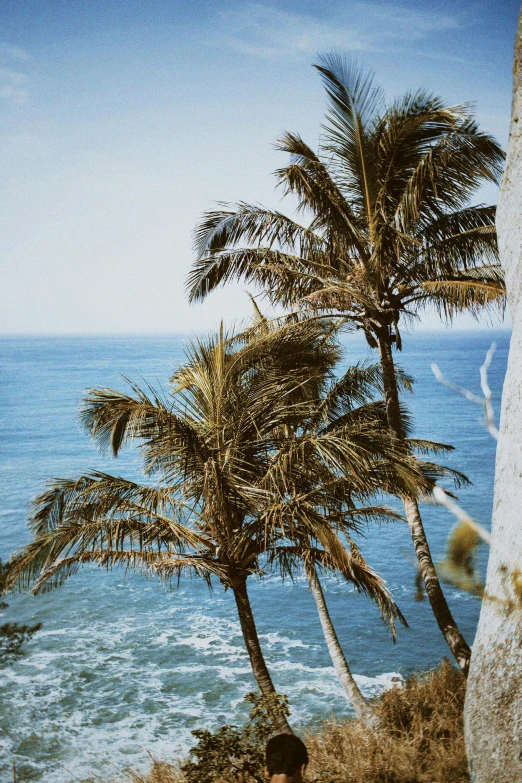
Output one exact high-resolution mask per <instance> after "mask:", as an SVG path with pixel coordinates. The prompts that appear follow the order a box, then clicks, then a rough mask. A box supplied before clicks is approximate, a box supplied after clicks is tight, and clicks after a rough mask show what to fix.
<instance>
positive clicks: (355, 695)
mask: <svg viewBox="0 0 522 783" xmlns="http://www.w3.org/2000/svg"><path fill="white" fill-rule="evenodd" d="M307 576H308V582H309V584H310V590H311V591H312V595H313V597H314V598H315V603H316V605H317V611H318V613H319V619H320V621H321V626H322V629H323V633H324V638H325V640H326V646H327V647H328V652H329V653H330V658H331V659H332V663H333V666H334V669H335V673H336V674H337V676H338V678H339V680H340V682H341V685H342V686H343V688H344V690H345V692H346V695H347V696H348V701H349V702H350V704H351V705H352V707H353V708H354V710H355V714H356V715H357V717H358V718H359V720H360V721H362V722H363V723H364V724H365V725H366V726H367V727H368V728H369V729H371V730H372V731H374V730H375V729H378V728H379V726H380V720H379V718H378V717H377V715H376V714H375V712H374V711H373V709H372V708H371V707H370V705H369V704H368V702H367V701H366V699H365V698H364V696H363V695H362V693H361V691H360V690H359V687H358V685H357V683H356V682H355V680H354V678H353V676H352V673H351V671H350V668H349V666H348V663H347V662H346V658H345V657H344V654H343V651H342V648H341V645H340V644H339V639H338V638H337V634H336V632H335V628H334V626H333V623H332V620H331V618H330V613H329V611H328V607H327V606H326V601H325V598H324V593H323V588H322V587H321V582H320V581H319V577H318V576H317V571H316V569H315V566H314V568H312V569H310V570H308V571H307Z"/></svg>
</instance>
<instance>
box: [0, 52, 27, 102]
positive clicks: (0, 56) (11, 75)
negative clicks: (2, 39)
mask: <svg viewBox="0 0 522 783" xmlns="http://www.w3.org/2000/svg"><path fill="white" fill-rule="evenodd" d="M29 59H30V56H29V55H28V54H27V52H25V51H24V50H23V49H20V47H18V46H11V45H10V44H5V43H3V44H0V98H3V99H4V100H6V101H10V102H11V103H18V104H24V103H27V100H28V98H29V90H28V88H27V76H26V75H25V73H23V72H22V71H20V70H18V69H19V68H20V67H21V65H22V63H25V62H27V61H28V60H29Z"/></svg>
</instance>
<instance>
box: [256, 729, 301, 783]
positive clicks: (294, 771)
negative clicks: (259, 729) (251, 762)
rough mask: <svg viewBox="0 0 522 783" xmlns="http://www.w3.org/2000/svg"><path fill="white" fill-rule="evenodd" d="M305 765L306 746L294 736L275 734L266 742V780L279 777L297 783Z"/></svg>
mask: <svg viewBox="0 0 522 783" xmlns="http://www.w3.org/2000/svg"><path fill="white" fill-rule="evenodd" d="M307 764H308V753H307V750H306V745H305V744H304V742H302V741H301V740H300V739H299V737H296V736H295V734H277V735H276V736H275V737H271V738H270V739H269V740H268V742H267V745H266V767H265V777H266V778H267V779H270V778H272V777H276V776H281V780H285V779H291V780H292V781H293V783H299V781H301V780H302V778H303V775H304V771H305V767H306V765H307ZM283 776H284V777H283Z"/></svg>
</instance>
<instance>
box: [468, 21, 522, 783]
mask: <svg viewBox="0 0 522 783" xmlns="http://www.w3.org/2000/svg"><path fill="white" fill-rule="evenodd" d="M497 230H498V241H499V250H500V259H501V263H502V266H503V269H504V272H505V275H506V286H507V292H508V300H509V308H510V311H511V316H512V320H513V334H512V337H511V345H510V350H509V361H508V369H507V375H506V380H505V384H504V391H503V394H502V412H501V421H500V436H499V442H498V449H497V458H496V468H495V497H494V509H493V522H492V546H491V553H490V558H489V564H488V573H487V580H486V598H485V600H484V603H483V606H482V611H481V613H480V620H479V625H478V630H477V636H476V638H475V644H474V646H473V654H472V657H471V668H470V674H469V680H468V691H467V695H466V705H465V732H466V744H467V749H468V756H469V759H470V768H471V773H472V781H473V783H492V781H494V783H520V782H521V781H522V576H521V575H520V574H518V573H517V570H516V563H517V562H518V563H519V564H520V572H521V574H522V11H521V14H520V18H519V24H518V30H517V36H516V44H515V64H514V88H513V113H512V118H511V132H510V139H509V148H508V157H507V161H506V168H505V171H504V176H503V178H502V184H501V190H500V198H499V204H498V211H497Z"/></svg>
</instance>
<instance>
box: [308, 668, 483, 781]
mask: <svg viewBox="0 0 522 783" xmlns="http://www.w3.org/2000/svg"><path fill="white" fill-rule="evenodd" d="M464 693H465V681H464V678H463V677H462V675H461V674H460V673H459V672H457V671H456V670H455V669H454V668H453V667H452V666H451V665H450V664H449V663H443V664H441V665H440V666H439V667H438V668H437V669H435V670H434V671H432V672H430V673H428V674H427V675H425V676H423V677H411V678H410V679H409V680H408V681H407V682H406V685H405V687H403V688H400V687H395V688H393V689H392V690H390V691H386V692H385V693H384V694H383V695H382V696H381V697H380V699H379V700H378V702H377V705H376V706H377V710H378V713H379V716H380V718H381V720H382V728H381V730H380V731H379V732H378V733H377V734H373V735H372V734H370V733H369V732H368V731H367V730H366V729H365V728H364V726H363V725H362V724H361V723H360V722H359V721H355V720H353V721H344V722H335V721H332V722H328V723H326V724H324V726H323V727H322V730H321V731H319V732H317V733H314V734H310V735H309V736H307V738H306V742H307V745H308V748H309V752H310V758H311V764H310V768H309V770H308V775H307V777H308V779H309V780H315V781H321V782H323V781H324V783H326V781H328V783H330V781H332V783H333V781H335V783H468V782H469V774H468V766H467V761H466V753H465V748H464V737H463V728H462V710H463V706H464Z"/></svg>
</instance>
